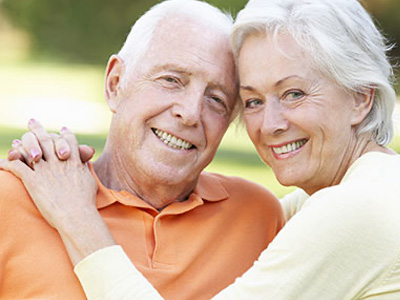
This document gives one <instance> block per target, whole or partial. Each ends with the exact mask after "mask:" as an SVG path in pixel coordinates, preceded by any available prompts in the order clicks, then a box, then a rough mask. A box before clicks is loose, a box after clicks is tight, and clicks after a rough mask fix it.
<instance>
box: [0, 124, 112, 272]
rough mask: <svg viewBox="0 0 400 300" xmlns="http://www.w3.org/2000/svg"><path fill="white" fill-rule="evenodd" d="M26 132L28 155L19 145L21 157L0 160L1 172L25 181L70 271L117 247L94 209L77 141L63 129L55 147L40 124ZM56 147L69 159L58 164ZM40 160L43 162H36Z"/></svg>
mask: <svg viewBox="0 0 400 300" xmlns="http://www.w3.org/2000/svg"><path fill="white" fill-rule="evenodd" d="M29 128H30V130H31V132H30V133H29V134H25V135H24V137H23V138H22V140H23V141H24V142H25V144H27V145H26V147H27V148H25V149H26V151H25V150H24V148H22V146H23V143H22V142H20V143H17V144H18V145H17V146H16V147H15V149H14V151H18V153H20V156H18V155H14V158H15V159H16V160H14V161H8V160H5V159H3V160H1V161H0V167H1V168H2V169H4V170H7V171H10V172H12V173H14V174H15V175H16V176H17V177H19V178H20V179H21V180H22V181H23V183H24V185H25V187H26V189H27V190H28V192H29V194H30V196H31V197H32V199H33V201H34V202H35V204H36V206H37V208H38V209H39V211H40V212H41V214H42V215H43V217H44V218H45V219H46V220H47V221H48V222H49V224H50V225H51V226H53V227H54V228H56V229H57V230H58V232H59V234H60V236H61V238H62V239H63V241H64V244H65V247H66V248H67V250H68V253H69V255H70V258H71V261H72V262H73V264H74V265H75V264H76V263H78V262H79V261H80V260H82V259H83V258H84V257H86V256H88V255H89V254H91V253H93V252H94V251H96V250H98V249H101V248H104V247H107V246H111V245H115V241H114V239H113V238H112V236H111V234H110V232H109V230H108V228H107V226H106V224H105V223H104V221H103V219H102V218H101V216H100V214H99V213H98V211H97V209H96V205H95V203H96V192H97V183H96V180H95V179H94V177H93V175H92V174H91V172H90V170H89V167H88V165H87V164H86V163H82V162H81V156H80V153H79V150H78V144H77V140H76V138H75V136H74V135H73V134H72V133H71V132H70V131H69V130H68V129H66V128H64V129H63V130H62V131H61V136H60V138H58V139H57V140H56V142H54V141H53V138H52V137H51V136H50V135H49V134H48V133H47V132H46V131H45V130H44V129H43V127H42V126H41V125H40V124H39V122H36V121H31V122H30V124H29ZM32 135H34V139H33V138H32ZM35 143H36V144H35ZM14 144H15V143H14ZM39 145H40V146H39ZM55 145H56V146H55ZM14 146H15V145H14ZM57 147H58V149H67V150H68V155H69V156H70V157H69V159H67V160H64V161H62V160H60V159H59V157H58V156H57V154H56V151H55V150H56V149H57ZM38 148H39V149H40V152H39V151H38ZM18 149H19V150H18ZM32 149H33V151H31V150H32ZM87 149H88V150H89V152H90V148H87ZM21 152H22V154H21ZM26 153H29V154H28V155H26ZM63 153H64V152H63ZM32 154H33V155H32ZM39 154H40V157H42V156H43V158H44V159H38V158H37V157H38V156H39ZM89 156H90V155H89ZM21 157H23V158H22V159H23V160H24V161H25V162H26V163H27V164H29V165H30V166H28V165H27V164H26V163H24V162H23V161H22V160H21ZM87 157H88V156H86V158H87Z"/></svg>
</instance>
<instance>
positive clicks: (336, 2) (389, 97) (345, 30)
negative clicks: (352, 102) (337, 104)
mask: <svg viewBox="0 0 400 300" xmlns="http://www.w3.org/2000/svg"><path fill="white" fill-rule="evenodd" d="M279 32H284V33H288V34H290V35H291V36H292V37H293V38H294V39H295V40H296V42H297V43H298V44H299V45H300V46H302V47H303V48H304V49H305V51H306V53H308V54H309V58H310V59H311V60H310V61H311V63H312V65H313V68H315V69H316V70H318V71H321V72H322V73H323V74H325V75H326V76H328V77H329V78H331V79H333V80H334V81H335V82H336V83H337V84H338V85H339V86H342V87H344V88H346V89H348V90H350V91H355V92H362V91H363V90H365V89H366V88H367V89H372V88H374V89H375V98H374V104H373V107H372V109H371V111H370V113H369V114H368V116H367V117H366V118H365V120H364V121H363V122H362V123H361V124H360V126H359V128H358V131H357V134H363V133H369V134H371V135H372V138H373V140H374V141H376V142H377V143H378V144H379V145H386V144H388V143H389V142H390V141H391V139H392V137H393V123H392V114H393V109H394V105H395V101H396V95H395V92H394V89H393V86H392V84H393V82H392V81H393V80H394V76H393V69H392V66H391V64H390V62H389V61H388V58H387V55H386V53H387V51H388V50H390V47H389V46H387V45H386V40H385V38H384V37H383V36H382V34H381V33H380V32H379V30H378V29H377V28H376V26H375V24H374V22H373V20H372V19H371V16H370V15H369V14H368V13H367V12H366V10H365V9H364V8H363V7H362V6H361V4H360V3H359V2H358V1H357V0H250V1H249V2H248V4H247V5H246V7H245V8H244V9H243V10H242V11H241V12H240V13H239V14H238V16H237V19H236V22H235V24H234V28H233V32H232V35H231V45H232V48H233V52H234V55H235V57H236V58H237V57H238V55H239V53H240V50H241V47H242V45H243V43H244V41H245V39H246V38H247V37H248V36H249V35H252V34H260V33H262V34H265V33H266V34H269V33H270V34H271V35H272V37H276V35H277V34H278V33H279ZM338 121H339V120H338Z"/></svg>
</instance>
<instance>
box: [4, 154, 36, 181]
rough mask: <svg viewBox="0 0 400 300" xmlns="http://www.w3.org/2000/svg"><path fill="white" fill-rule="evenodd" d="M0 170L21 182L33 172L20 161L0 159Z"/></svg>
mask: <svg viewBox="0 0 400 300" xmlns="http://www.w3.org/2000/svg"><path fill="white" fill-rule="evenodd" d="M0 169H2V170H4V171H8V172H10V173H13V174H14V175H15V176H17V177H18V178H19V179H21V180H22V181H23V180H24V179H26V178H27V177H28V176H29V175H31V174H32V173H33V170H32V169H31V168H29V167H28V166H27V165H26V164H25V163H23V162H22V161H20V160H13V161H9V160H7V159H0Z"/></svg>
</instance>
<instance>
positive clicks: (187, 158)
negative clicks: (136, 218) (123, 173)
mask: <svg viewBox="0 0 400 300" xmlns="http://www.w3.org/2000/svg"><path fill="white" fill-rule="evenodd" d="M160 24H162V25H161V26H160V27H159V28H158V29H157V31H156V33H155V35H154V38H153V41H152V42H151V44H150V47H149V49H148V51H147V52H146V54H145V55H144V57H143V59H142V60H141V61H140V62H139V63H138V64H137V65H136V67H135V70H134V72H133V74H132V75H129V76H130V77H129V78H127V79H128V81H127V82H128V83H127V86H126V88H123V89H122V91H121V93H120V95H119V97H118V103H117V105H116V108H115V114H114V116H113V126H112V129H111V131H110V134H111V135H112V138H113V141H116V143H117V144H116V145H117V146H116V147H114V151H117V152H118V157H119V159H120V160H121V161H122V164H123V166H124V168H126V170H127V171H128V172H130V174H132V175H133V176H136V175H137V177H139V178H141V179H143V178H144V179H145V180H149V181H153V182H154V183H157V184H166V185H173V184H181V183H187V184H191V185H193V184H194V183H195V182H196V180H197V177H198V175H199V174H200V172H201V171H202V170H203V169H204V168H205V167H206V166H207V165H208V164H209V163H210V162H211V160H212V159H213V157H214V154H215V152H216V150H217V147H218V145H219V143H220V141H221V139H222V137H223V135H224V133H225V131H226V129H227V128H228V126H229V123H230V119H231V114H232V110H233V108H234V105H235V100H236V88H237V87H236V82H235V76H234V62H233V58H232V55H231V52H230V49H229V43H228V37H227V36H224V35H222V34H219V33H218V32H216V31H215V30H213V29H212V28H209V27H206V26H204V25H199V24H196V23H195V22H194V21H193V20H189V19H185V18H183V19H182V18H180V19H178V18H172V19H168V20H166V21H164V22H161V23H160Z"/></svg>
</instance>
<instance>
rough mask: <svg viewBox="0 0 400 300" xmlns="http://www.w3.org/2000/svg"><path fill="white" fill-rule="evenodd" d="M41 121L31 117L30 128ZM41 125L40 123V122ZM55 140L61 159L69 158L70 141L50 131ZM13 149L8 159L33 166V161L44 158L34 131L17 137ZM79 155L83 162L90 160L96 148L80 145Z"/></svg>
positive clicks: (55, 148)
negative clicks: (19, 137)
mask: <svg viewBox="0 0 400 300" xmlns="http://www.w3.org/2000/svg"><path fill="white" fill-rule="evenodd" d="M38 124H39V122H37V121H36V120H34V119H31V120H30V121H29V123H28V128H29V129H30V130H32V129H34V128H36V126H38ZM39 126H40V124H39ZM49 135H50V136H51V137H52V139H53V141H54V151H55V154H56V155H57V157H58V159H60V160H67V159H68V158H69V157H70V155H71V147H70V145H69V144H68V142H67V141H66V140H65V139H63V138H61V136H60V135H57V134H54V133H50V134H49ZM11 147H12V149H11V150H10V151H9V152H8V157H7V158H8V160H10V161H12V160H21V161H24V162H26V163H27V164H28V165H30V166H32V164H33V163H37V162H39V161H40V160H41V159H42V156H43V152H42V148H41V147H40V144H39V141H38V138H37V136H36V135H35V133H34V132H33V131H28V132H26V133H25V134H24V135H23V136H22V138H21V140H18V139H15V140H14V141H13V143H12V145H11ZM78 150H79V156H80V158H81V161H82V162H84V163H85V162H88V161H89V160H90V159H92V157H93V155H94V153H95V150H94V148H93V147H90V146H88V145H79V146H78Z"/></svg>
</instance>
